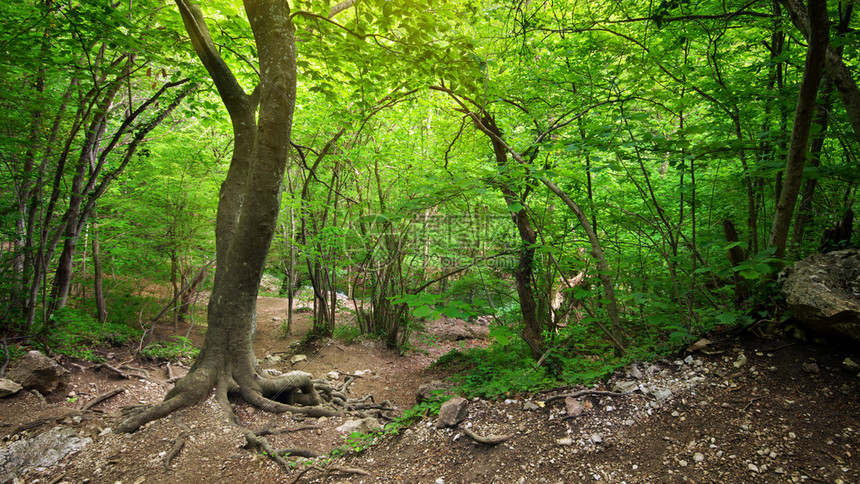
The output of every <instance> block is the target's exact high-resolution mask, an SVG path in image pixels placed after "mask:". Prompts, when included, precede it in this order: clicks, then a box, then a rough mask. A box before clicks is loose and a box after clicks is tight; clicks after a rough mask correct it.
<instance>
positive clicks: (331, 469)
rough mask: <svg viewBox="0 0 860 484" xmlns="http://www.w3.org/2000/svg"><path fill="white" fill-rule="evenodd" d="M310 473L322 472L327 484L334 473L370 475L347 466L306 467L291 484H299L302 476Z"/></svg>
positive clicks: (362, 470) (323, 480)
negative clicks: (327, 480) (330, 475)
mask: <svg viewBox="0 0 860 484" xmlns="http://www.w3.org/2000/svg"><path fill="white" fill-rule="evenodd" d="M310 471H319V472H322V473H323V475H322V479H321V480H322V482H325V480H326V479H328V476H329V474H332V473H341V474H349V475H351V474H358V475H361V476H369V475H370V473H369V472H367V471H366V470H364V469H359V468H358V467H345V466H334V465H329V466H326V467H325V468H322V467H319V466H310V467H306V468H305V469H303V470H302V471H301V472H299V473H298V475H296V477H294V478H293V480H292V481H289V484H296V483H297V482H299V479H301V478H302V476H304V475H305V474H306V473H308V472H310Z"/></svg>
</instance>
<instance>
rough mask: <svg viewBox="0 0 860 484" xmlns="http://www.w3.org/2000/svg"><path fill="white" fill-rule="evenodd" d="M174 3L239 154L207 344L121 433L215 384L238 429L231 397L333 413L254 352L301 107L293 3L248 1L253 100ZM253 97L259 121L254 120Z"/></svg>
mask: <svg viewBox="0 0 860 484" xmlns="http://www.w3.org/2000/svg"><path fill="white" fill-rule="evenodd" d="M176 3H177V5H178V6H179V10H180V12H181V14H182V20H183V22H184V23H185V27H186V29H187V31H188V33H189V35H190V37H191V41H192V43H193V44H194V48H195V51H196V52H197V55H198V56H199V57H200V59H201V61H202V62H203V65H204V66H205V67H206V69H207V70H208V71H209V74H210V75H211V76H212V78H213V80H214V81H215V85H216V87H217V89H218V92H219V94H220V96H221V99H222V100H223V102H224V104H225V106H226V107H227V110H228V112H229V113H230V117H231V120H232V122H233V129H234V143H235V144H234V150H235V151H234V154H233V159H232V160H231V164H230V169H229V172H228V175H227V179H226V180H225V181H224V184H223V185H222V187H221V193H220V197H221V198H220V202H219V205H218V215H217V222H216V223H217V227H216V237H217V240H216V259H217V264H218V265H217V267H216V270H215V285H214V288H213V291H212V295H211V297H210V301H209V325H208V328H207V331H206V339H205V342H204V344H203V348H202V349H201V351H200V355H199V356H198V358H197V360H196V361H195V363H194V365H193V366H192V368H191V370H190V371H189V373H188V375H186V376H185V378H183V379H182V380H180V381H179V382H177V384H176V386H175V387H174V388H173V389H172V390H171V391H170V392H168V394H167V396H166V397H165V399H164V401H163V402H161V403H159V404H157V405H155V406H153V407H150V408H149V409H147V410H145V411H143V412H141V413H138V414H136V415H133V416H131V417H129V418H128V419H126V420H125V421H123V422H122V423H121V424H120V425H119V427H118V431H120V432H132V431H134V430H136V429H137V428H139V427H140V426H141V425H143V424H144V423H146V422H149V421H151V420H153V419H156V418H159V417H162V416H164V415H167V414H168V413H170V412H171V411H173V410H174V409H176V408H179V407H182V406H185V405H189V404H193V403H195V402H197V401H200V400H201V399H203V398H205V397H206V396H207V395H208V394H209V391H210V390H211V389H212V387H213V386H216V397H217V400H218V402H219V404H220V405H221V406H222V408H223V409H224V410H225V412H226V413H227V415H229V416H230V418H231V421H232V422H233V423H237V420H236V417H235V414H233V413H232V411H231V410H230V409H229V402H228V400H227V393H228V392H235V393H238V394H240V395H241V396H242V398H243V399H244V400H245V401H247V402H248V403H250V404H252V405H255V406H257V407H259V408H262V409H264V410H268V411H272V412H288V411H294V412H301V413H305V414H310V415H316V416H320V415H332V414H335V413H336V412H334V411H332V410H330V409H328V408H324V407H321V406H319V405H318V404H319V403H321V399H320V397H319V395H318V394H317V392H316V390H315V389H314V386H313V382H312V381H311V380H310V375H308V374H306V373H301V372H293V373H289V374H287V375H285V376H283V377H280V378H269V377H267V376H265V375H263V374H261V373H260V372H258V366H257V364H256V360H255V357H254V352H253V340H254V332H255V329H256V303H257V292H258V288H259V284H260V279H261V278H262V276H263V269H264V267H265V263H266V256H267V254H268V251H269V247H270V245H271V242H272V237H273V235H274V232H275V227H276V222H277V218H278V212H279V210H280V204H281V189H282V185H283V178H284V170H285V167H286V162H287V155H288V152H289V147H290V145H289V142H290V129H291V127H292V117H293V109H294V106H295V94H296V51H295V37H294V27H293V24H292V22H291V20H290V9H289V5H288V4H287V3H286V2H283V1H279V0H259V1H253V0H246V1H245V2H244V3H245V10H246V12H247V15H248V19H249V21H250V25H251V29H252V31H253V33H254V40H255V43H256V45H257V50H258V54H259V64H260V65H259V72H261V73H264V74H263V76H262V78H261V79H260V85H259V86H258V87H257V89H256V90H255V91H254V95H248V94H246V93H245V92H244V91H243V90H242V88H241V87H240V86H239V84H238V83H237V82H236V79H235V77H234V76H233V74H232V73H231V72H230V70H229V68H228V67H227V65H226V64H225V63H224V61H223V60H222V59H221V57H220V55H219V53H218V49H217V48H216V46H215V44H214V43H213V41H212V38H211V37H210V35H209V32H208V29H207V27H206V24H205V22H204V19H203V15H202V12H201V11H200V9H199V7H197V6H196V5H195V4H192V3H191V2H188V1H186V0H176ZM257 99H259V106H260V109H259V116H255V106H256V105H257V102H256V101H257ZM279 394H281V395H286V396H287V398H286V403H282V402H281V401H275V400H272V399H270V398H269V397H272V398H274V397H275V396H276V395H279ZM293 403H301V404H302V405H306V406H302V407H295V406H293V405H292V404H293Z"/></svg>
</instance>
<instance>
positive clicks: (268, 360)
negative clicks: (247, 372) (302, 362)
mask: <svg viewBox="0 0 860 484" xmlns="http://www.w3.org/2000/svg"><path fill="white" fill-rule="evenodd" d="M263 361H265V362H266V363H269V364H272V363H280V362H281V357H280V356H278V355H266V357H265V358H263Z"/></svg>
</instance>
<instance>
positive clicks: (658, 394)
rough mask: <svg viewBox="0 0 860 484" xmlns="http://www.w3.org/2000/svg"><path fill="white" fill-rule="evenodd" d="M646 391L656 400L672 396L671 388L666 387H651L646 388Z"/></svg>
mask: <svg viewBox="0 0 860 484" xmlns="http://www.w3.org/2000/svg"><path fill="white" fill-rule="evenodd" d="M648 393H650V394H651V396H653V397H654V398H655V399H656V400H657V401H658V402H662V401H664V400H668V399H669V397H671V396H672V390H670V389H668V388H660V387H651V388H649V389H648Z"/></svg>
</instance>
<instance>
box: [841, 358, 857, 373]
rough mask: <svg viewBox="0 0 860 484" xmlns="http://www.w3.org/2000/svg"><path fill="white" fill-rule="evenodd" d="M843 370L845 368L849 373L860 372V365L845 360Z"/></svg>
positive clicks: (848, 359) (850, 360) (849, 359)
mask: <svg viewBox="0 0 860 484" xmlns="http://www.w3.org/2000/svg"><path fill="white" fill-rule="evenodd" d="M842 368H845V369H846V370H848V371H852V372H853V371H860V365H858V364H857V363H856V362H855V361H854V360H852V359H851V358H845V359H844V360H842Z"/></svg>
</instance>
